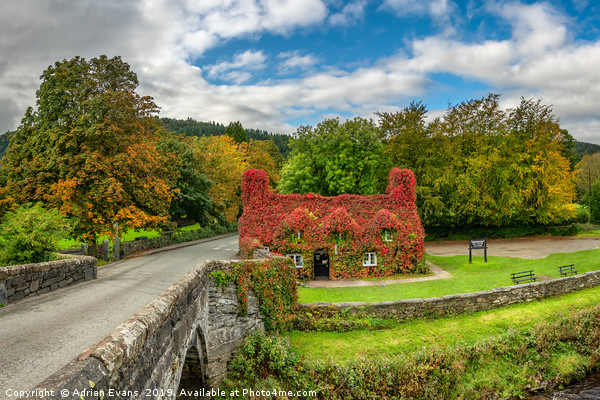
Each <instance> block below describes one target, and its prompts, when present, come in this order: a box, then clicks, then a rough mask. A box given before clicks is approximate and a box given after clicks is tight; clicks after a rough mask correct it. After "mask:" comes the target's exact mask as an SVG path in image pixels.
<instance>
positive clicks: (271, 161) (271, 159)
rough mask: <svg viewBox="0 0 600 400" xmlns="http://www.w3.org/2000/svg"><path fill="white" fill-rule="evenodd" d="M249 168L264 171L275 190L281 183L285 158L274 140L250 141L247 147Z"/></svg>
mask: <svg viewBox="0 0 600 400" xmlns="http://www.w3.org/2000/svg"><path fill="white" fill-rule="evenodd" d="M246 152H247V160H248V165H249V168H255V169H262V170H263V171H265V172H266V173H267V176H268V177H269V185H270V186H271V187H273V188H275V187H277V184H278V183H279V169H280V165H281V164H282V163H283V157H282V156H281V153H280V152H279V149H278V148H277V146H276V145H275V143H274V142H273V141H272V140H252V139H251V140H250V142H248V144H247V146H246Z"/></svg>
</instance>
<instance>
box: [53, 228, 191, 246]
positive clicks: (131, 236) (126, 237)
mask: <svg viewBox="0 0 600 400" xmlns="http://www.w3.org/2000/svg"><path fill="white" fill-rule="evenodd" d="M200 228H201V226H200V224H195V225H189V226H184V227H182V228H179V229H178V230H180V231H190V230H194V229H200ZM138 236H147V237H148V238H149V239H150V238H155V237H159V236H160V232H159V231H155V230H145V229H135V230H134V229H132V230H129V231H127V232H126V233H124V234H122V235H121V237H122V238H123V241H124V242H131V241H132V240H135V238H136V237H138ZM104 239H108V236H101V237H99V238H98V243H102V241H103V240H104ZM80 245H81V242H77V241H75V240H74V239H66V240H61V241H60V242H59V246H60V248H61V249H72V248H76V247H79V246H80Z"/></svg>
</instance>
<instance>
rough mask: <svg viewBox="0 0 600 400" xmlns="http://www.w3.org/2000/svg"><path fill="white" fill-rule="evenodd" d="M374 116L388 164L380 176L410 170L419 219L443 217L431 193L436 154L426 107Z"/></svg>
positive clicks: (440, 205) (414, 105)
mask: <svg viewBox="0 0 600 400" xmlns="http://www.w3.org/2000/svg"><path fill="white" fill-rule="evenodd" d="M375 114H376V115H377V116H378V117H379V129H380V131H381V133H382V135H383V136H384V138H385V143H386V146H385V155H386V159H387V164H385V165H384V166H383V167H382V168H381V174H383V175H385V174H387V172H388V171H389V170H390V169H391V168H393V167H400V168H408V169H411V170H412V171H413V172H414V173H415V177H416V178H417V188H416V191H417V207H418V208H419V211H420V213H421V218H422V219H423V220H424V221H428V220H431V219H432V218H433V217H434V216H435V215H438V214H440V213H442V211H443V207H444V203H443V201H442V200H441V198H440V196H439V194H437V193H436V192H435V191H433V190H432V186H433V182H432V181H431V178H432V177H433V175H432V174H431V173H430V172H431V169H433V168H436V167H438V165H437V162H436V161H437V150H436V149H435V146H434V141H433V140H432V137H431V131H430V129H429V124H428V122H427V108H426V106H425V105H424V104H423V103H422V102H415V101H413V102H411V103H410V105H409V106H408V107H404V108H403V109H402V110H400V111H396V112H377V113H375ZM381 174H380V175H381Z"/></svg>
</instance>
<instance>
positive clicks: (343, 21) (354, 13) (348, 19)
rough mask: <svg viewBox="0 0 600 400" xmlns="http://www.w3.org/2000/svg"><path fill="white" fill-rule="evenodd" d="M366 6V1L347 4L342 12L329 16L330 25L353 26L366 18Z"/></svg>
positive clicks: (359, 0)
mask: <svg viewBox="0 0 600 400" xmlns="http://www.w3.org/2000/svg"><path fill="white" fill-rule="evenodd" d="M366 5H367V2H366V0H358V1H354V2H352V3H349V4H346V5H345V6H344V8H343V9H342V11H340V12H339V13H336V14H332V15H331V16H329V23H330V24H331V25H341V26H348V25H352V24H354V23H356V22H358V21H360V20H361V19H363V18H364V15H365V7H366Z"/></svg>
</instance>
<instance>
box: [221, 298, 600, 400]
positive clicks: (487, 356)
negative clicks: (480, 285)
mask: <svg viewBox="0 0 600 400" xmlns="http://www.w3.org/2000/svg"><path fill="white" fill-rule="evenodd" d="M599 300H600V289H598V288H594V289H589V290H585V291H581V292H577V293H572V294H569V295H565V296H562V297H559V298H551V299H546V300H543V301H538V302H533V303H527V304H520V305H516V306H511V307H507V308H504V309H497V310H492V311H485V312H479V313H474V314H472V315H461V316H456V317H449V318H440V319H434V320H431V319H430V320H416V321H409V322H404V323H396V325H395V326H393V327H392V328H390V329H386V330H380V331H355V332H349V333H321V332H292V333H289V334H288V335H287V337H286V336H271V337H269V336H264V335H255V336H253V337H251V338H250V339H248V340H247V341H246V343H245V344H244V345H243V346H242V347H241V348H240V350H239V351H238V353H237V355H236V356H235V358H234V360H233V361H232V364H231V366H232V373H231V375H230V377H231V379H230V381H229V382H228V383H226V385H225V386H224V388H226V389H227V390H231V389H234V388H244V387H246V388H247V387H252V388H254V389H265V390H272V389H273V388H277V389H280V390H291V391H294V392H295V391H296V390H305V391H307V390H314V391H316V396H313V397H312V398H319V399H380V398H381V399H385V398H388V399H391V398H402V399H436V400H437V399H490V398H503V397H506V396H509V395H518V394H520V393H521V391H522V390H523V389H524V388H526V387H548V388H551V387H557V386H559V385H562V384H568V383H570V382H572V381H576V380H579V379H581V378H583V376H585V374H586V373H589V372H590V371H591V370H592V369H593V368H595V367H596V366H597V365H598V360H599V359H600V355H599V348H600V307H599V306H597V305H596V304H597V303H598V301H599ZM288 337H289V340H290V341H291V346H290V345H289V344H288V339H287V338H288ZM271 398H275V397H271ZM289 398H304V397H302V396H290V397H289Z"/></svg>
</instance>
